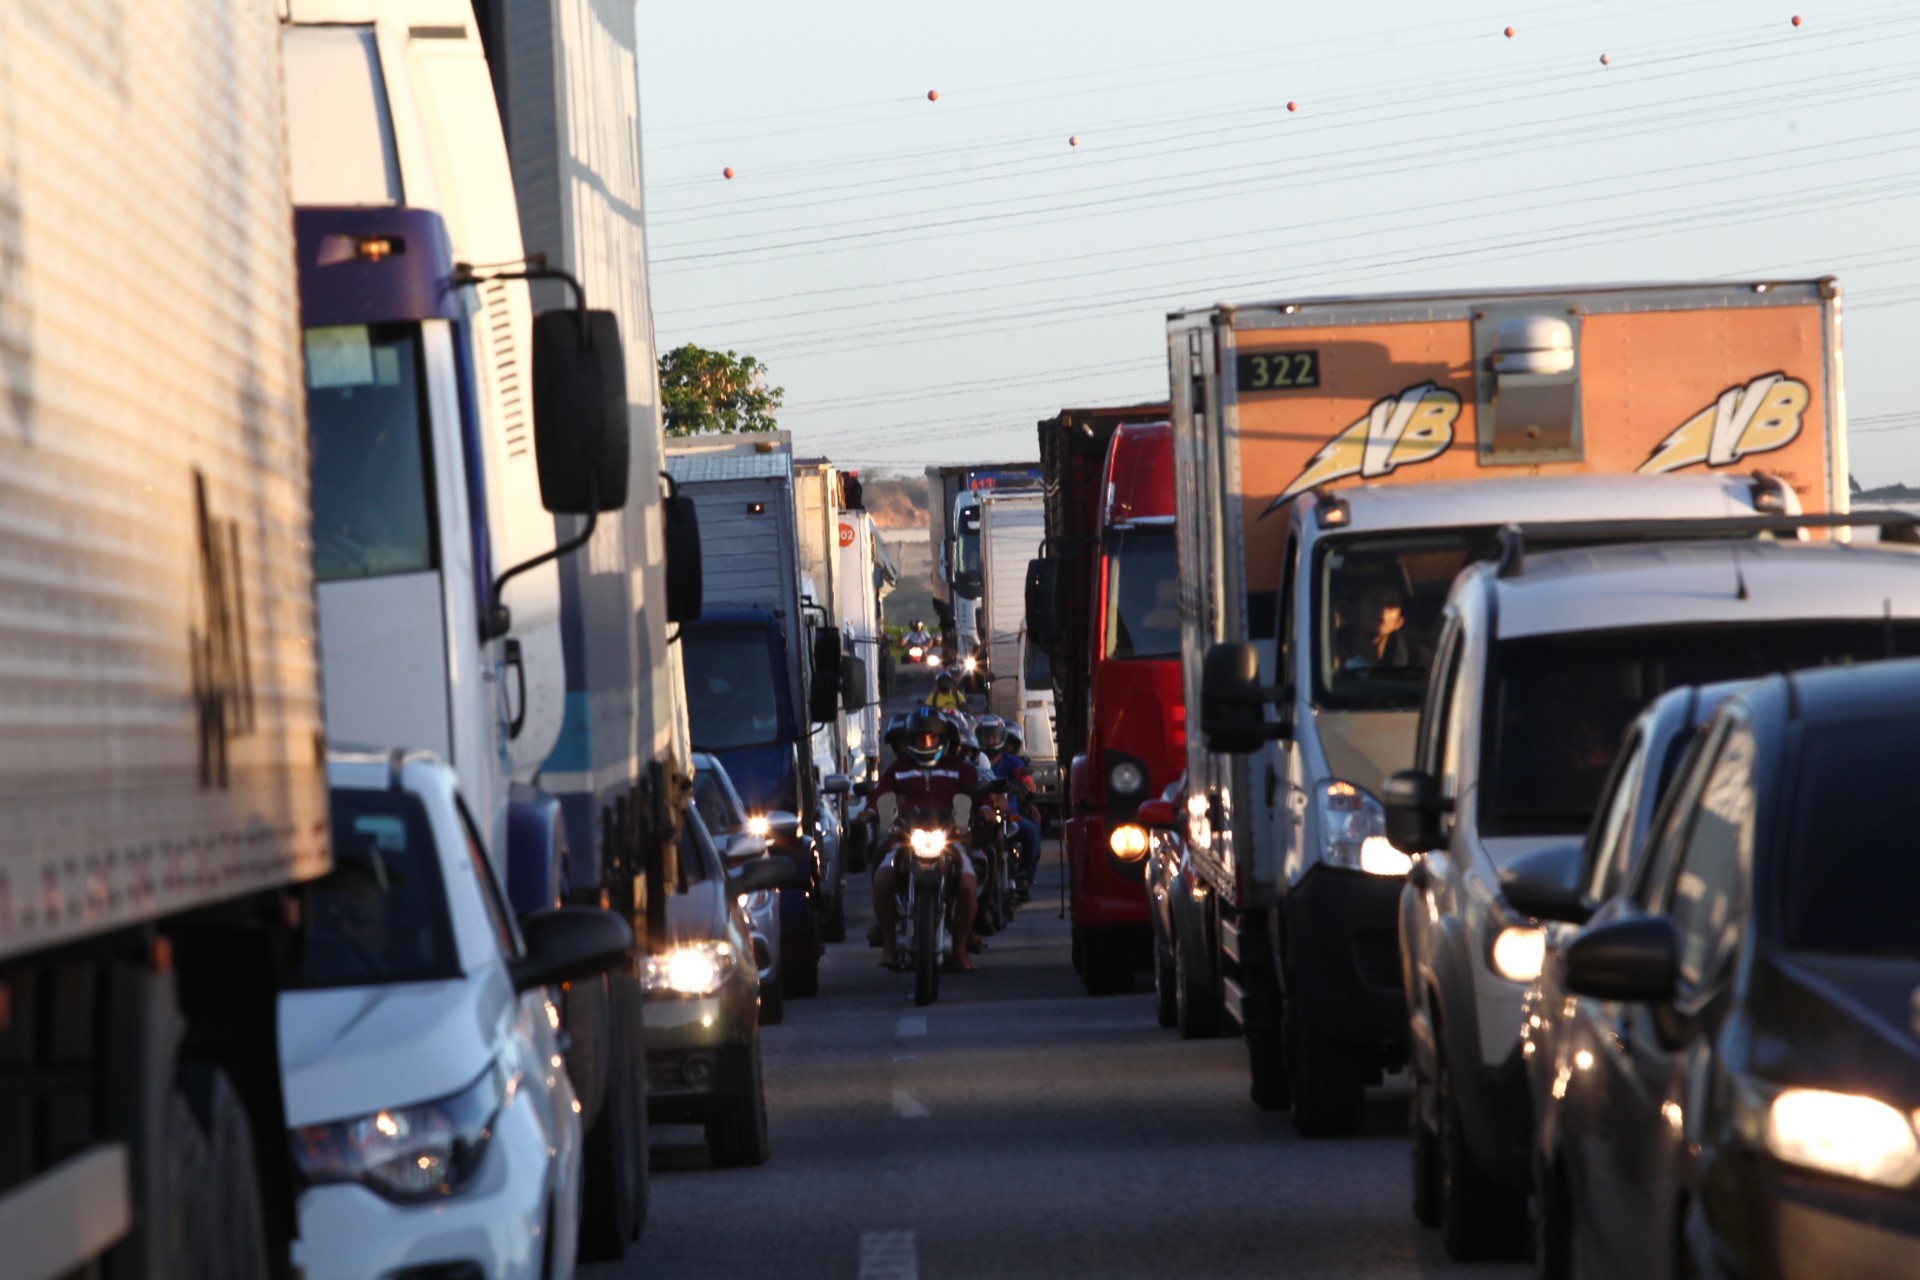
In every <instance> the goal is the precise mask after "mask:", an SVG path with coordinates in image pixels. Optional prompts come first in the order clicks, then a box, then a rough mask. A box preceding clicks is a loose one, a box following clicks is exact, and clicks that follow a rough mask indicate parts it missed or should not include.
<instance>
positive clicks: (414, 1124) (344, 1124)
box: [291, 1062, 516, 1201]
mask: <svg viewBox="0 0 1920 1280" xmlns="http://www.w3.org/2000/svg"><path fill="white" fill-rule="evenodd" d="M515 1083H516V1080H515V1078H514V1077H511V1076H509V1075H508V1074H507V1071H506V1068H505V1067H504V1066H502V1065H501V1064H500V1063H498V1062H495V1063H494V1064H493V1065H491V1066H489V1067H488V1068H487V1069H486V1070H485V1071H484V1072H482V1073H481V1075H480V1078H479V1079H477V1080H475V1081H474V1082H473V1083H472V1084H470V1085H468V1086H467V1087H466V1088H464V1089H462V1090H460V1092H458V1093H455V1094H449V1095H448V1096H447V1097H444V1098H437V1099H435V1100H434V1101H432V1102H417V1103H415V1104H414V1105H412V1106H410V1107H392V1108H389V1109H387V1110H384V1111H376V1112H374V1113H373V1114H372V1115H367V1116H359V1117H357V1118H355V1119H352V1120H336V1121H333V1122H332V1123H330V1124H311V1125H303V1126H301V1127H300V1128H297V1129H295V1130H294V1131H293V1133H292V1135H291V1136H292V1140H293V1161H294V1163H295V1164H296V1165H297V1166H299V1169H300V1174H301V1176H302V1177H304V1178H305V1179H306V1180H307V1182H308V1183H310V1184H314V1185H318V1184H321V1183H328V1182H357V1183H360V1184H361V1185H362V1186H365V1187H367V1188H368V1189H369V1190H372V1191H374V1192H377V1193H378V1194H380V1195H382V1196H385V1197H386V1198H387V1199H389V1200H399V1201H417V1200H432V1199H437V1198H439V1197H441V1196H448V1195H452V1194H453V1193H454V1192H455V1191H458V1190H459V1189H460V1187H461V1185H462V1184H463V1183H465V1182H466V1181H467V1179H468V1178H470V1177H471V1176H472V1175H473V1171H474V1170H475V1169H477V1168H478V1167H479V1165H480V1157H481V1156H482V1155H484V1154H485V1152H486V1149H487V1143H488V1142H489V1141H491V1140H492V1138H493V1122H494V1119H495V1118H496V1117H497V1116H498V1115H499V1114H500V1108H501V1107H502V1106H503V1105H504V1104H505V1103H506V1102H507V1100H508V1099H509V1098H511V1097H512V1096H513V1093H514V1089H515Z"/></svg>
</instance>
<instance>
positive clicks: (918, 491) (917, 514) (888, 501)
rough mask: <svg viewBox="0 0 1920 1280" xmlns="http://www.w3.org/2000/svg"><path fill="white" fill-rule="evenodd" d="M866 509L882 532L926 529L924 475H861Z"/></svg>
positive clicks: (925, 484) (925, 487) (925, 482)
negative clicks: (885, 530)
mask: <svg viewBox="0 0 1920 1280" xmlns="http://www.w3.org/2000/svg"><path fill="white" fill-rule="evenodd" d="M860 479H861V487H862V489H863V490H864V492H865V494H866V505H867V510H868V511H869V512H871V513H872V515H873V522H874V523H875V524H877V525H879V526H880V527H881V528H882V529H924V528H926V527H927V481H926V478H925V477H924V476H885V475H877V476H874V477H873V478H872V479H868V478H867V477H866V476H864V475H863V476H861V477H860Z"/></svg>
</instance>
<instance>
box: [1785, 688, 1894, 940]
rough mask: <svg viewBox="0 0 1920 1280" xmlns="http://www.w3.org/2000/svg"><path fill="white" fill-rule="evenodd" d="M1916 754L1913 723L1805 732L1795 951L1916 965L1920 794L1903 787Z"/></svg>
mask: <svg viewBox="0 0 1920 1280" xmlns="http://www.w3.org/2000/svg"><path fill="white" fill-rule="evenodd" d="M1916 755H1920V725H1917V724H1915V723H1913V722H1912V721H1910V720H1873V721H1867V722H1863V723H1862V722H1856V723H1853V724H1831V725H1816V726H1814V727H1812V728H1810V729H1808V730H1807V734H1806V737H1805V739H1804V740H1803V743H1802V746H1801V749H1800V760H1801V765H1800V778H1799V786H1798V791H1797V795H1796V802H1795V805H1794V816H1793V827H1792V831H1793V842H1792V843H1791V844H1790V845H1789V846H1788V847H1787V848H1786V850H1785V851H1784V853H1785V861H1786V883H1785V893H1784V908H1783V910H1782V913H1781V914H1782V923H1783V926H1784V930H1785V942H1786V945H1787V946H1788V947H1789V948H1790V949H1792V950H1796V951H1813V952H1823V953H1826V954H1830V955H1849V956H1881V957H1887V958H1898V959H1908V960H1912V959H1920V857H1915V856H1914V855H1913V852H1912V848H1913V831H1914V827H1915V824H1916V823H1920V790H1909V789H1908V788H1907V785H1906V784H1907V781H1908V778H1907V773H1906V771H1907V768H1908V767H1909V765H1910V763H1911V761H1913V760H1914V759H1915V757H1916Z"/></svg>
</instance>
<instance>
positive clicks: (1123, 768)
mask: <svg viewBox="0 0 1920 1280" xmlns="http://www.w3.org/2000/svg"><path fill="white" fill-rule="evenodd" d="M1107 785H1108V786H1110V787H1112V788H1113V789H1114V790H1115V791H1118V792H1119V793H1120V794H1121V795H1123V796H1124V795H1131V794H1133V793H1134V792H1136V791H1144V790H1146V789H1147V771H1146V770H1145V769H1142V768H1141V767H1140V766H1139V765H1137V764H1135V763H1134V762H1133V761H1131V760H1122V761H1121V762H1120V763H1119V764H1116V765H1115V766H1113V768H1112V769H1110V770H1108V772H1107Z"/></svg>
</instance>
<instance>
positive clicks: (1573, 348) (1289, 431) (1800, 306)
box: [1167, 280, 1847, 1134]
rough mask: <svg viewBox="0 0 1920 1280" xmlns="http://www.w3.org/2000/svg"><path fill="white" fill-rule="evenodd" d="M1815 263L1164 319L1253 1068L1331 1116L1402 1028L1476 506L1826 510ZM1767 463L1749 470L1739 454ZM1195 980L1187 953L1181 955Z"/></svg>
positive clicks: (1196, 814)
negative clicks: (1410, 916)
mask: <svg viewBox="0 0 1920 1280" xmlns="http://www.w3.org/2000/svg"><path fill="white" fill-rule="evenodd" d="M1839 298H1840V293H1839V287H1838V285H1837V284H1836V283H1835V282H1834V281H1832V280H1817V281H1752V282H1747V283H1741V284H1710V285H1675V286H1641V287H1624V286H1623V287H1605V288H1571V289H1562V290H1551V289H1543V290H1523V291H1511V292H1490V293H1474V294H1435V295H1420V296H1414V297H1360V298H1330V299H1317V300H1316V299H1300V300H1283V301H1279V302H1274V303H1263V304H1259V305H1254V306H1246V307H1229V306H1219V307H1210V308H1205V309H1201V310H1197V311H1190V312H1177V313H1175V314H1174V315H1172V316H1171V317H1170V318H1169V320H1168V348H1167V352H1168V368H1169V379H1170V388H1171V390H1172V393H1173V432H1174V464H1175V474H1176V482H1177V486H1178V501H1177V509H1178V515H1179V530H1178V536H1177V540H1176V541H1177V546H1178V554H1179V567H1180V579H1179V581H1180V600H1179V609H1180V629H1181V645H1180V653H1181V661H1182V663H1183V676H1182V685H1183V688H1184V696H1185V700H1186V702H1185V711H1186V716H1187V721H1188V724H1190V725H1193V726H1196V727H1197V728H1198V729H1199V730H1200V732H1198V733H1192V734H1189V735H1188V738H1187V744H1186V751H1185V757H1186V770H1187V778H1186V794H1185V797H1184V799H1185V804H1184V812H1183V813H1181V814H1179V815H1177V816H1178V819H1179V821H1178V824H1177V828H1176V834H1177V835H1179V836H1180V837H1181V838H1182V839H1184V841H1185V842H1186V846H1187V850H1186V851H1187V855H1188V856H1189V858H1190V859H1191V861H1192V864H1193V866H1194V868H1195V871H1196V874H1197V875H1198V877H1199V878H1200V881H1201V882H1202V884H1203V886H1204V888H1205V890H1206V892H1205V893H1204V894H1203V895H1201V898H1200V901H1201V902H1203V903H1204V912H1205V916H1204V920H1203V923H1202V925H1201V927H1202V928H1203V929H1204V931H1205V933H1206V935H1207V941H1208V942H1209V943H1211V944H1212V945H1211V950H1210V955H1211V957H1212V959H1213V961H1214V963H1215V965H1216V966H1217V973H1216V974H1214V975H1213V979H1214V983H1213V985H1216V986H1217V989H1218V991H1219V993H1220V996H1221V999H1222V1001H1223V1005H1224V1009H1225V1012H1226V1013H1227V1014H1228V1015H1229V1016H1230V1017H1231V1018H1232V1019H1233V1021H1234V1022H1236V1023H1237V1024H1238V1025H1239V1027H1240V1028H1241V1029H1242V1031H1243V1033H1244V1036H1245V1039H1246V1045H1247V1050H1248V1057H1249V1065H1250V1069H1251V1074H1252V1090H1251V1093H1252V1097H1253V1100H1254V1102H1255V1103H1256V1104H1257V1105H1259V1106H1261V1107H1264V1108H1272V1109H1278V1108H1282V1107H1288V1106H1291V1109H1292V1113H1293V1122H1294V1125H1295V1127H1296V1128H1297V1129H1299V1130H1300V1131H1301V1132H1303V1133H1306V1134H1327V1133H1343V1132H1351V1131H1353V1129H1354V1127H1355V1126H1356V1125H1357V1124H1358V1123H1359V1118H1360V1116H1361V1115H1362V1114H1363V1111H1364V1108H1363V1107H1362V1106H1361V1105H1360V1100H1361V1098H1362V1097H1363V1094H1364V1090H1365V1088H1366V1086H1367V1085H1368V1083H1370V1082H1371V1081H1373V1080H1376V1079H1378V1078H1379V1077H1380V1075H1381V1073H1382V1072H1384V1071H1388V1070H1396V1069H1398V1068H1399V1067H1400V1066H1401V1065H1403V1064H1404V1063H1405V1061H1406V1059H1407V1055H1408V1037H1409V1026H1408V1020H1407V1008H1406V1001H1405V996H1404V994H1403V959H1402V954H1401V948H1400V939H1399V934H1398V918H1399V906H1400V901H1401V894H1402V890H1403V888H1404V886H1405V884H1406V882H1407V878H1408V875H1409V873H1410V872H1411V870H1412V862H1411V859H1410V858H1409V857H1408V855H1406V854H1404V853H1401V852H1400V851H1398V850H1396V849H1394V848H1393V847H1392V846H1391V845H1390V844H1389V843H1388V842H1387V841H1386V839H1385V835H1384V825H1383V824H1384V817H1383V810H1382V808H1381V802H1380V796H1381V792H1382V789H1383V786H1384V783H1385V780H1386V779H1387V777H1388V776H1389V775H1391V774H1392V773H1393V772H1394V771H1395V770H1397V769H1402V768H1406V767H1408V766H1409V765H1411V763H1412V761H1413V759H1414V755H1415V751H1414V746H1415V743H1414V736H1415V726H1416V722H1417V719H1418V715H1419V708H1420V705H1421V701H1422V698H1423V697H1424V695H1425V692H1426V689H1427V668H1428V666H1429V664H1430V663H1431V660H1432V655H1433V650H1434V645H1433V641H1434V640H1435V639H1436V634H1435V633H1436V630H1437V627H1438V625H1439V621H1440V617H1441V609H1442V606H1443V605H1444V602H1445V599H1446V595H1447V591H1448V588H1449V587H1450V586H1451V584H1452V582H1453V579H1454V577H1455V575H1456V574H1458V573H1459V572H1460V570H1461V569H1462V568H1464V567H1465V566H1467V565H1468V564H1470V563H1473V562H1475V561H1479V560H1483V559H1486V558H1489V557H1491V556H1493V555H1494V554H1495V551H1496V548H1497V545H1498V536H1497V535H1498V530H1499V528H1500V526H1502V525H1505V524H1508V523H1518V524H1522V525H1524V526H1525V527H1526V528H1527V530H1528V537H1529V540H1530V542H1532V543H1533V544H1534V545H1547V546H1552V545H1555V536H1554V534H1553V532H1552V527H1553V526H1554V525H1556V524H1559V525H1562V526H1567V527H1566V531H1565V533H1564V534H1563V535H1562V536H1561V538H1560V543H1561V545H1577V544H1579V542H1580V535H1579V534H1578V531H1577V530H1578V525H1579V522H1582V521H1594V520H1609V519H1621V518H1637V519H1656V518H1658V519H1661V520H1665V521H1669V522H1671V521H1674V520H1684V519H1696V518H1697V519H1705V518H1710V517H1720V516H1728V515H1739V514H1772V513H1792V512H1800V511H1812V512H1820V511H1843V510H1844V509H1845V505H1846V501H1847V467H1846V434H1845V417H1844V408H1843V405H1842V400H1841V384H1840V378H1839V367H1840V330H1839ZM1761 468H1764V470H1761ZM1202 985H1205V984H1202Z"/></svg>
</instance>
